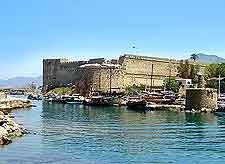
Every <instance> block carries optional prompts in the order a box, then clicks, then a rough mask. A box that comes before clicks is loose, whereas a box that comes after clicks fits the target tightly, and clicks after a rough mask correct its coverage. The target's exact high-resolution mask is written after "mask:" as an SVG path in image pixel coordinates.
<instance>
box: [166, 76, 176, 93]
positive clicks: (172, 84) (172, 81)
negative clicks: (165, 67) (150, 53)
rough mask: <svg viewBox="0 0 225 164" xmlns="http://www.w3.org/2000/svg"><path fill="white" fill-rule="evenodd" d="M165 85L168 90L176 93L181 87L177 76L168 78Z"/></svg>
mask: <svg viewBox="0 0 225 164" xmlns="http://www.w3.org/2000/svg"><path fill="white" fill-rule="evenodd" d="M164 86H165V88H166V90H169V91H173V92H175V93H177V92H178V91H179V88H180V86H179V83H178V82H177V81H176V77H170V78H167V79H166V80H165V81H164Z"/></svg>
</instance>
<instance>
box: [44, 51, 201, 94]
mask: <svg viewBox="0 0 225 164" xmlns="http://www.w3.org/2000/svg"><path fill="white" fill-rule="evenodd" d="M105 62H106V61H105V59H103V58H97V59H90V60H89V61H75V62H70V61H68V60H62V59H46V60H44V61H43V86H44V90H45V91H47V90H50V89H52V88H55V87H61V86H70V85H78V84H79V85H81V86H82V85H83V84H84V83H85V86H88V87H90V88H91V89H92V91H102V92H110V84H111V91H112V92H113V91H116V92H120V91H123V90H124V89H125V88H126V87H127V86H129V85H133V84H136V85H140V84H144V85H147V86H148V87H150V86H152V87H162V86H163V82H164V80H165V79H166V78H169V76H176V75H177V66H178V65H179V61H177V60H170V59H165V58H155V57H145V56H135V55H123V56H121V57H120V58H119V60H118V61H117V60H115V61H114V62H115V63H117V62H118V64H119V68H115V69H109V67H104V66H103V67H96V68H93V67H92V68H91V67H87V68H81V67H80V66H81V65H83V64H95V63H97V64H103V63H105ZM201 68H203V67H201ZM82 83H83V84H82Z"/></svg>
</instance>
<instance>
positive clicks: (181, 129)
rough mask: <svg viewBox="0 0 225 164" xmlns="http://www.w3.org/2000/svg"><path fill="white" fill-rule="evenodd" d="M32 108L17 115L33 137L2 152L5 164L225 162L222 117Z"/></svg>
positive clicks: (67, 107) (114, 109)
mask: <svg viewBox="0 0 225 164" xmlns="http://www.w3.org/2000/svg"><path fill="white" fill-rule="evenodd" d="M33 104H34V105H35V106H36V107H33V108H32V109H31V110H30V109H29V110H26V109H23V110H16V111H14V112H13V113H12V114H13V115H14V116H15V120H16V122H18V123H19V124H23V126H24V127H25V128H26V129H29V130H30V131H31V132H32V133H31V134H27V135H25V136H23V137H21V138H16V139H15V140H14V141H13V144H10V145H7V146H5V147H4V148H3V149H0V154H1V162H2V163H16V162H17V161H20V162H22V163H62V161H63V163H68V164H69V163H93V162H94V163H154V164H155V163H181V162H182V161H185V163H196V162H197V163H200V164H201V163H205V162H208V163H223V161H224V160H225V159H224V151H225V146H224V137H223V134H224V127H225V122H224V120H225V119H224V118H225V116H224V115H223V114H218V115H217V114H214V113H185V112H172V111H148V112H141V111H139V112H136V111H133V110H127V109H124V108H123V107H122V108H118V107H90V106H86V107H85V106H83V105H73V104H55V103H52V104H51V103H50V104H49V103H46V102H42V101H33ZM30 116H32V117H30ZM212 144H213V147H212ZM190 156H191V158H190Z"/></svg>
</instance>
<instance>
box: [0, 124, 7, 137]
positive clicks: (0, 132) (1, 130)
mask: <svg viewBox="0 0 225 164" xmlns="http://www.w3.org/2000/svg"><path fill="white" fill-rule="evenodd" d="M7 135H8V131H7V130H6V129H5V128H3V127H1V126H0V137H2V136H7Z"/></svg>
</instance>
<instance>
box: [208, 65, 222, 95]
mask: <svg viewBox="0 0 225 164" xmlns="http://www.w3.org/2000/svg"><path fill="white" fill-rule="evenodd" d="M219 76H220V77H225V63H221V64H210V65H207V66H206V69H205V78H206V79H208V78H213V77H217V78H218V77H219ZM220 86H221V92H225V82H224V81H221V85H220ZM207 87H209V88H215V89H218V88H219V81H216V80H210V81H207Z"/></svg>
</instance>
